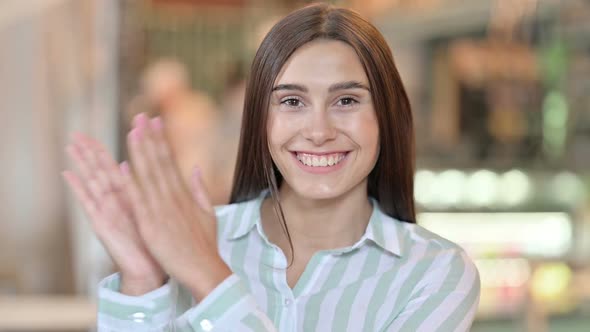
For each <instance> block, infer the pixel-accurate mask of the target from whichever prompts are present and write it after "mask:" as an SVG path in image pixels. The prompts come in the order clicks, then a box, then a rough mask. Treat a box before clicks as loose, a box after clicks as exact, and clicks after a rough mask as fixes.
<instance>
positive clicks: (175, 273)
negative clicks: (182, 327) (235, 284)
mask: <svg viewBox="0 0 590 332" xmlns="http://www.w3.org/2000/svg"><path fill="white" fill-rule="evenodd" d="M134 125H135V128H134V129H133V130H132V131H131V132H130V133H129V135H128V150H129V154H130V156H131V163H132V166H133V169H134V175H135V179H133V178H131V177H128V180H129V183H130V184H131V185H130V186H129V189H130V190H129V194H130V199H131V206H132V208H133V211H134V213H135V215H136V216H137V221H138V229H139V232H140V234H141V237H142V238H143V240H144V241H145V243H146V245H147V247H148V249H149V251H150V252H151V253H152V255H153V256H154V257H155V258H156V260H157V261H158V262H159V263H160V264H162V267H163V268H164V270H165V271H166V272H168V273H169V274H170V275H171V276H172V277H174V278H176V279H177V280H178V281H179V282H180V283H182V284H184V285H185V286H186V287H188V288H189V289H190V290H191V291H192V293H193V296H194V297H195V298H196V299H198V300H200V299H202V298H203V297H205V296H206V295H207V294H208V293H209V292H210V291H211V290H213V289H214V288H215V287H216V286H217V285H218V284H219V283H221V282H222V281H223V280H224V279H225V278H227V277H228V276H229V275H231V270H230V269H229V268H228V266H227V265H226V264H225V262H223V260H222V259H221V257H220V255H219V253H218V249H217V222H216V218H215V212H214V209H213V207H212V206H211V203H210V200H209V198H208V196H207V193H206V191H205V188H204V186H203V182H202V180H201V175H200V172H199V171H198V169H196V170H195V173H194V176H193V179H192V182H193V183H192V187H193V193H192V194H191V193H190V191H189V190H188V189H187V187H186V185H185V183H184V182H183V181H182V177H181V175H180V173H179V171H178V168H177V167H176V164H175V162H174V158H173V155H172V152H171V149H170V147H169V145H168V142H167V141H166V139H165V136H164V131H163V128H162V122H161V120H160V118H154V119H151V120H150V119H149V118H148V117H147V116H146V115H145V114H139V115H137V116H136V117H135V119H134ZM195 201H196V204H195Z"/></svg>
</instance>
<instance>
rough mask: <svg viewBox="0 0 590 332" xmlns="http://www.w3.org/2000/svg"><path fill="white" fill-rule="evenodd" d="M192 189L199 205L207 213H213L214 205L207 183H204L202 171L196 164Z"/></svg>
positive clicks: (192, 178)
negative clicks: (210, 198) (206, 186)
mask: <svg viewBox="0 0 590 332" xmlns="http://www.w3.org/2000/svg"><path fill="white" fill-rule="evenodd" d="M191 191H192V194H193V198H194V200H195V201H196V202H197V204H198V205H199V207H200V208H201V209H203V210H205V211H206V212H207V213H210V214H213V213H214V209H213V205H212V204H211V201H210V200H209V195H208V194H207V189H206V188H205V184H204V183H203V177H202V172H201V170H200V169H199V167H198V166H195V168H194V169H193V175H192V176H191Z"/></svg>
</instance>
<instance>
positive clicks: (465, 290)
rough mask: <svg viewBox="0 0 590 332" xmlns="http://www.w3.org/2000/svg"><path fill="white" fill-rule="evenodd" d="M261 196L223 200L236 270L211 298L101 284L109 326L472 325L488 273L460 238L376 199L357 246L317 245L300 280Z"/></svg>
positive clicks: (221, 235)
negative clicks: (269, 226)
mask: <svg viewBox="0 0 590 332" xmlns="http://www.w3.org/2000/svg"><path fill="white" fill-rule="evenodd" d="M264 195H265V193H264V192H263V193H262V194H261V195H260V196H259V197H258V198H256V199H253V200H250V201H247V202H242V203H237V204H231V205H225V206H222V207H218V208H216V214H217V219H218V246H219V252H220V254H221V256H222V258H223V260H224V261H225V262H226V263H227V264H228V265H229V266H230V268H231V270H232V271H233V274H232V275H231V276H229V277H228V278H227V279H226V280H224V281H223V282H222V283H221V284H219V285H218V286H217V288H215V289H214V290H213V291H212V292H211V293H210V294H209V295H208V296H207V297H205V298H204V299H203V300H202V301H201V302H199V303H195V301H194V299H193V298H192V296H191V294H190V292H189V291H188V290H187V289H186V288H184V287H183V286H182V285H180V286H179V285H177V284H176V283H175V282H174V281H171V282H169V283H168V284H166V285H164V286H163V287H161V288H159V289H156V290H154V291H152V292H150V293H147V294H145V295H142V296H137V297H135V296H126V295H123V294H121V293H119V292H118V290H119V283H120V279H119V275H118V274H114V275H112V276H110V277H107V278H106V279H105V280H103V281H102V282H101V284H100V285H99V292H98V298H99V303H98V330H99V331H256V332H267V331H281V332H294V331H305V332H308V331H321V332H325V331H338V332H342V331H354V332H358V331H368V332H369V331H428V332H431V331H468V330H469V328H470V326H471V323H472V321H473V318H474V316H475V313H476V310H477V306H478V303H479V293H480V281H479V274H478V271H477V269H476V267H475V265H474V264H473V262H472V261H471V260H470V258H469V257H468V256H467V255H466V253H465V252H464V251H463V250H462V249H461V248H460V247H459V246H457V245H456V244H454V243H452V242H450V241H448V240H446V239H444V238H442V237H440V236H438V235H436V234H433V233H431V232H429V231H427V230H425V229H424V228H422V227H421V226H419V225H416V224H410V223H405V222H401V221H399V220H396V219H394V218H391V217H390V216H388V215H386V214H385V213H383V212H382V211H381V210H380V208H379V205H378V203H377V202H376V201H375V200H373V212H372V214H371V217H370V220H369V223H368V225H367V228H366V231H365V233H364V234H363V236H362V237H361V239H360V240H359V241H358V242H356V243H355V244H354V245H352V246H350V247H346V248H340V249H335V250H323V251H319V252H317V253H315V254H314V255H313V257H312V258H311V259H310V261H309V263H308V264H307V266H306V268H305V270H304V272H303V274H302V275H301V277H300V278H299V280H298V282H297V284H296V285H295V287H294V288H290V287H289V285H288V284H287V278H286V267H287V260H286V258H285V255H284V254H283V252H282V251H281V250H280V249H279V248H278V247H277V246H276V245H274V244H272V243H271V242H269V240H268V238H267V237H266V235H265V234H264V232H263V230H262V227H261V223H260V206H261V203H262V201H263V199H264Z"/></svg>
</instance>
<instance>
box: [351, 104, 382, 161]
mask: <svg viewBox="0 0 590 332" xmlns="http://www.w3.org/2000/svg"><path fill="white" fill-rule="evenodd" d="M351 125H352V126H351V128H350V129H349V130H350V132H353V133H354V140H355V141H356V143H357V144H358V145H359V146H360V147H361V148H362V149H363V150H365V151H367V152H370V151H375V152H376V151H377V150H378V147H379V123H378V122H377V116H376V114H375V112H374V111H373V112H363V113H362V114H359V117H358V118H357V119H356V120H355V121H352V122H351Z"/></svg>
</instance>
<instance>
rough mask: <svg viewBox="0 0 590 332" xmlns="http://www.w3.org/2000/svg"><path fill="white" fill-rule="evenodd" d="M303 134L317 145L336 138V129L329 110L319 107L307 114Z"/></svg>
mask: <svg viewBox="0 0 590 332" xmlns="http://www.w3.org/2000/svg"><path fill="white" fill-rule="evenodd" d="M303 136H304V137H305V138H306V139H308V140H310V141H311V142H313V143H314V144H315V145H322V144H324V143H325V142H326V141H330V140H333V139H335V138H336V129H335V128H334V126H333V123H332V120H331V119H330V114H329V113H328V112H327V110H325V109H318V110H313V111H311V112H309V113H308V114H307V119H306V125H305V128H304V130H303Z"/></svg>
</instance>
